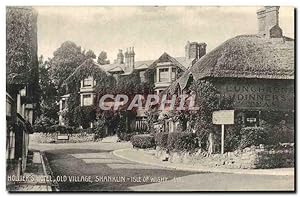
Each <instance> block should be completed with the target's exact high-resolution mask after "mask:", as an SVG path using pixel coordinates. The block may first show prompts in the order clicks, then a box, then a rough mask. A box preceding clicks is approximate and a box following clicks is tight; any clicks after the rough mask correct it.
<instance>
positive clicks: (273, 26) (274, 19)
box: [256, 6, 282, 38]
mask: <svg viewBox="0 0 300 197" xmlns="http://www.w3.org/2000/svg"><path fill="white" fill-rule="evenodd" d="M279 8H280V7H279V6H265V7H263V8H261V9H259V10H258V11H257V12H256V14H257V20H258V34H259V35H261V36H264V37H266V38H281V37H282V29H281V28H280V27H279Z"/></svg>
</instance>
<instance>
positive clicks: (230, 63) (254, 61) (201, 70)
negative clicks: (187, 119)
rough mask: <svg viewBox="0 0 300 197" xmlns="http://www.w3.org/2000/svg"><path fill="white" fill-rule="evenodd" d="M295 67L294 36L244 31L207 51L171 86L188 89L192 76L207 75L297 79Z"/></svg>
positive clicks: (196, 77)
mask: <svg viewBox="0 0 300 197" xmlns="http://www.w3.org/2000/svg"><path fill="white" fill-rule="evenodd" d="M294 67H295V62H294V40H293V39H291V38H287V37H283V38H278V39H275V38H272V39H267V38H262V37H260V36H258V35H241V36H236V37H234V38H231V39H229V40H227V41H226V42H224V43H223V44H221V45H220V46H218V47H217V48H215V49H214V50H212V51H211V52H209V53H207V54H206V55H204V56H203V57H202V58H201V59H199V60H198V61H197V62H196V63H195V64H194V65H193V66H191V68H190V69H189V70H187V71H186V72H185V73H184V74H183V75H182V76H181V77H180V78H179V79H177V80H176V81H174V82H173V84H172V85H171V86H172V87H176V86H177V85H179V86H180V88H181V89H184V88H185V87H186V85H187V82H188V80H189V77H190V76H192V77H193V79H194V80H198V79H203V78H206V77H224V78H226V77H229V78H260V79H294ZM171 89H172V88H171ZM171 89H169V90H171ZM171 92H172V91H171Z"/></svg>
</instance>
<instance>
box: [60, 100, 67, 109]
mask: <svg viewBox="0 0 300 197" xmlns="http://www.w3.org/2000/svg"><path fill="white" fill-rule="evenodd" d="M61 106H62V107H61V109H62V110H64V109H65V108H66V100H62V102H61Z"/></svg>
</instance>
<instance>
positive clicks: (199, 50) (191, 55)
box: [185, 41, 206, 59]
mask: <svg viewBox="0 0 300 197" xmlns="http://www.w3.org/2000/svg"><path fill="white" fill-rule="evenodd" d="M205 54H206V43H204V42H202V43H198V42H189V41H187V43H186V45H185V58H186V59H200V58H201V57H202V56H203V55H205Z"/></svg>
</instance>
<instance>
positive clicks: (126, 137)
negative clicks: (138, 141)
mask: <svg viewBox="0 0 300 197" xmlns="http://www.w3.org/2000/svg"><path fill="white" fill-rule="evenodd" d="M117 135H118V138H119V139H120V140H121V141H130V139H131V137H132V136H134V135H135V133H124V132H122V133H121V132H119V133H117Z"/></svg>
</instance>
